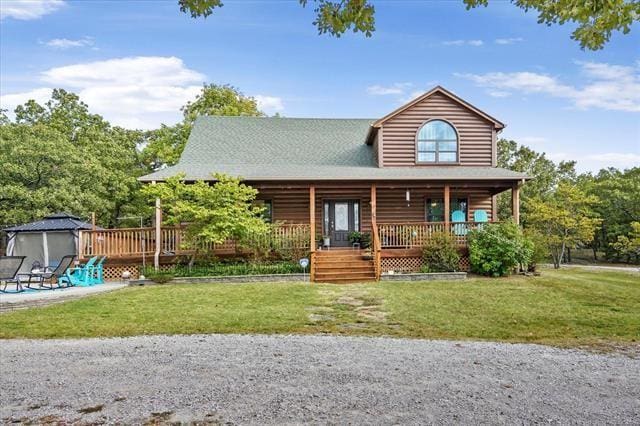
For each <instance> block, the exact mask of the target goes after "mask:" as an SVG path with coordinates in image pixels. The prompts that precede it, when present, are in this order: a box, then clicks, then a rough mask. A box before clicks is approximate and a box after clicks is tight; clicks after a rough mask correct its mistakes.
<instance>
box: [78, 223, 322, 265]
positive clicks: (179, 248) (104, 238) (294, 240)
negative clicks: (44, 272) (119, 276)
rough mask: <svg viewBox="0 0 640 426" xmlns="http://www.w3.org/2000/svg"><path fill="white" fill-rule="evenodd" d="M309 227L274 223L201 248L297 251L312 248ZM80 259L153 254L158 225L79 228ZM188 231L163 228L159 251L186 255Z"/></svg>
mask: <svg viewBox="0 0 640 426" xmlns="http://www.w3.org/2000/svg"><path fill="white" fill-rule="evenodd" d="M310 235H311V234H310V226H309V225H307V224H278V225H273V226H272V227H271V229H270V230H269V232H268V233H267V234H264V235H256V236H255V237H250V238H248V239H247V240H246V241H244V242H242V243H237V242H235V241H233V240H228V241H225V242H224V243H221V244H213V243H203V244H199V245H198V249H200V250H203V251H211V252H213V253H234V252H237V251H244V250H249V251H250V250H251V249H252V248H258V247H259V248H260V249H263V250H295V249H307V248H309V247H310V243H311V237H310ZM79 239H80V241H79V245H78V247H79V253H78V256H79V257H80V258H86V257H91V256H108V257H123V258H124V257H139V256H143V255H145V256H152V255H153V254H154V253H155V251H156V234H155V228H126V229H101V230H95V231H80V235H79ZM184 241H185V230H184V228H181V227H162V228H161V232H160V241H159V246H160V247H159V248H160V254H162V255H171V254H183V253H189V252H193V251H194V248H193V247H187V246H186V245H185V244H184Z"/></svg>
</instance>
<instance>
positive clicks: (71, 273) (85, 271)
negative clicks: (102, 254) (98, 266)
mask: <svg viewBox="0 0 640 426" xmlns="http://www.w3.org/2000/svg"><path fill="white" fill-rule="evenodd" d="M97 260H98V256H94V257H92V258H91V259H89V261H88V262H87V263H86V264H85V265H83V266H78V267H77V268H70V269H69V270H68V272H67V274H66V275H65V276H64V277H62V278H61V281H63V282H67V283H68V284H69V285H77V286H80V287H88V286H91V285H94V284H95V279H94V273H95V271H94V269H95V268H94V264H95V263H96V261H97Z"/></svg>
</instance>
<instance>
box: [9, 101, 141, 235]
mask: <svg viewBox="0 0 640 426" xmlns="http://www.w3.org/2000/svg"><path fill="white" fill-rule="evenodd" d="M15 113H16V118H15V121H14V122H11V121H10V120H8V119H6V117H5V118H3V119H2V120H1V121H0V126H1V131H0V164H2V167H1V168H0V223H5V224H10V223H21V222H26V221H31V220H35V219H39V218H41V217H42V216H44V215H46V214H49V213H52V212H55V211H61V210H64V211H70V212H73V213H75V214H78V215H80V216H83V217H89V216H90V214H91V212H96V213H97V215H98V219H99V222H100V223H101V224H103V225H105V226H113V225H115V224H116V222H117V218H118V217H119V216H121V215H125V214H131V213H132V211H134V210H135V211H137V210H138V208H139V207H140V205H141V204H140V201H141V199H140V198H139V192H138V188H139V184H138V182H137V179H136V178H137V176H140V175H141V174H142V173H144V169H143V168H142V167H141V165H140V162H139V159H138V153H137V150H136V144H137V142H138V141H139V138H140V134H139V133H138V132H135V131H128V130H124V129H121V128H118V127H112V126H111V125H110V124H109V123H108V122H106V121H105V120H104V119H103V118H102V117H100V116H99V115H95V114H90V113H89V111H88V107H87V105H86V104H84V103H82V102H81V101H80V100H79V98H78V96H77V95H75V94H73V93H69V92H66V91H64V90H61V89H56V90H54V91H53V93H52V96H51V99H50V100H49V101H48V102H47V103H46V104H45V105H39V104H38V103H36V102H35V101H32V100H31V101H28V102H27V103H25V104H24V105H20V106H18V107H17V108H16V110H15Z"/></svg>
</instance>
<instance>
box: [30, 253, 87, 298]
mask: <svg viewBox="0 0 640 426" xmlns="http://www.w3.org/2000/svg"><path fill="white" fill-rule="evenodd" d="M75 257H76V256H75V255H73V254H69V255H66V256H64V257H63V258H62V259H60V263H58V264H57V265H56V266H55V267H53V266H46V267H45V268H44V271H42V272H31V273H27V274H24V275H27V276H28V277H29V280H28V281H27V288H32V287H31V283H34V282H35V283H37V284H38V287H39V288H36V289H35V290H44V289H47V290H53V285H54V284H55V285H57V286H58V288H62V287H69V286H70V285H73V284H71V283H70V281H69V280H68V279H67V276H68V275H69V269H70V268H71V265H73V259H75ZM45 284H49V286H48V287H47V286H46V285H45Z"/></svg>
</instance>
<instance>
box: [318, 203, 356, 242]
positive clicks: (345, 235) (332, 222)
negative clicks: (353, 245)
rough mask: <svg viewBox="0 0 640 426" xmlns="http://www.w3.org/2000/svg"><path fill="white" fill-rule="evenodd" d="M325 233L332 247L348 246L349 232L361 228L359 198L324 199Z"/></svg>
mask: <svg viewBox="0 0 640 426" xmlns="http://www.w3.org/2000/svg"><path fill="white" fill-rule="evenodd" d="M323 213H324V218H323V219H324V235H326V236H329V238H330V239H331V247H348V246H349V245H350V244H349V234H350V233H351V232H354V231H359V230H360V202H359V201H357V200H325V201H324V208H323Z"/></svg>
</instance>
